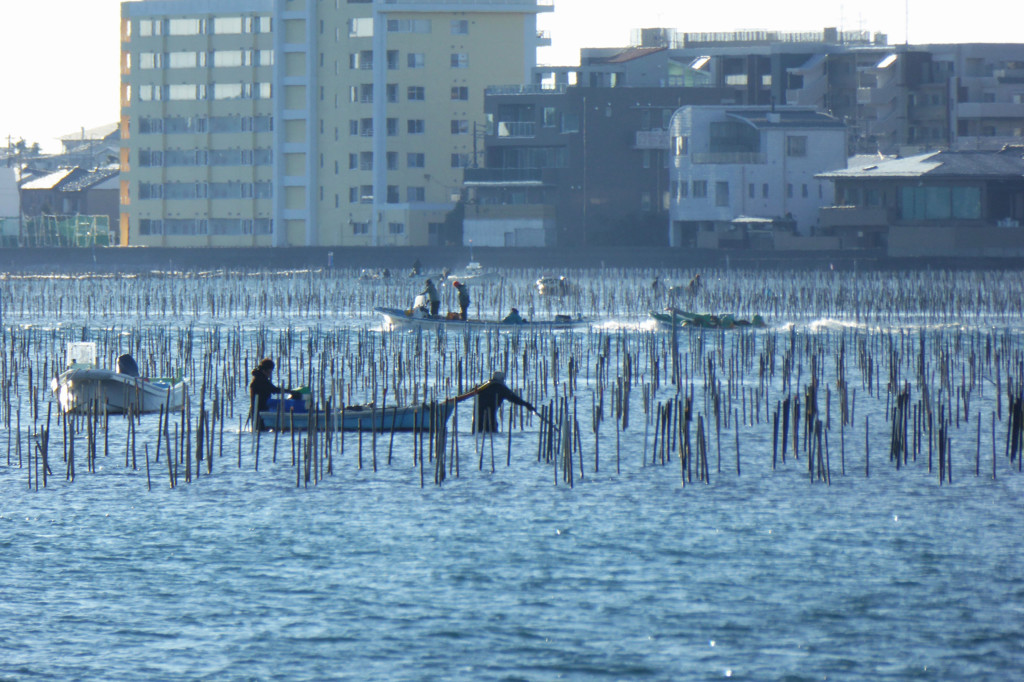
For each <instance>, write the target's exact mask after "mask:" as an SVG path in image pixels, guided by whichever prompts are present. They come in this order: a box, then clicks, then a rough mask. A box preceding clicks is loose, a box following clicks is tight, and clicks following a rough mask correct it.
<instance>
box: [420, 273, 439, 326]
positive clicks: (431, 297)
mask: <svg viewBox="0 0 1024 682" xmlns="http://www.w3.org/2000/svg"><path fill="white" fill-rule="evenodd" d="M420 296H426V297H427V302H428V303H430V316H431V317H437V310H438V308H440V307H441V297H440V296H438V295H437V287H435V286H434V280H432V279H428V280H427V284H426V286H425V287H424V288H423V291H421V292H420Z"/></svg>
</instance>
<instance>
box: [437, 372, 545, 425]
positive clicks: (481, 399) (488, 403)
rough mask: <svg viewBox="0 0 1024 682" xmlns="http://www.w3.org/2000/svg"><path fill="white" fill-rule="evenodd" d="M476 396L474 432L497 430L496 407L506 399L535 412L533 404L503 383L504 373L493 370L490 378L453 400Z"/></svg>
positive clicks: (457, 400)
mask: <svg viewBox="0 0 1024 682" xmlns="http://www.w3.org/2000/svg"><path fill="white" fill-rule="evenodd" d="M473 396H476V412H475V414H476V417H475V419H474V420H473V431H474V432H476V433H494V432H497V430H498V408H499V407H501V403H502V401H505V400H508V401H509V402H512V403H514V404H516V405H522V406H523V407H525V408H526V409H528V410H529V411H530V412H536V411H537V410H536V409H534V407H533V405H531V404H530V403H529V402H527V401H526V400H523V399H522V398H520V397H519V396H518V395H516V393H515V392H514V391H513V390H512V389H510V388H509V387H508V386H506V385H505V373H504V372H495V373H494V374H493V375H492V376H491V380H490V381H488V382H486V383H483V384H480V385H479V386H477V387H476V388H474V389H473V390H471V391H468V392H466V393H463V394H462V395H460V396H456V398H455V402H457V403H459V402H462V401H463V400H467V399H468V398H472V397H473Z"/></svg>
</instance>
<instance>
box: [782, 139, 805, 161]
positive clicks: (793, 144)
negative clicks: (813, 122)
mask: <svg viewBox="0 0 1024 682" xmlns="http://www.w3.org/2000/svg"><path fill="white" fill-rule="evenodd" d="M786 156H807V136H806V135H787V136H786Z"/></svg>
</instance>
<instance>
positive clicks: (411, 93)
mask: <svg viewBox="0 0 1024 682" xmlns="http://www.w3.org/2000/svg"><path fill="white" fill-rule="evenodd" d="M405 98H406V99H407V100H409V101H410V102H422V101H423V100H425V99H426V98H427V91H426V88H424V87H423V86H421V85H410V86H409V89H408V90H407V91H406V93H405Z"/></svg>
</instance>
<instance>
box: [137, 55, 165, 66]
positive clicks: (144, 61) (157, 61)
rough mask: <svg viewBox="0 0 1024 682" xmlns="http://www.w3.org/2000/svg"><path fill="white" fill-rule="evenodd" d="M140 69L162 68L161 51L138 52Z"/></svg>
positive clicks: (162, 57) (162, 58)
mask: <svg viewBox="0 0 1024 682" xmlns="http://www.w3.org/2000/svg"><path fill="white" fill-rule="evenodd" d="M139 68H140V69H162V68H164V55H163V53H162V52H142V53H140V54H139Z"/></svg>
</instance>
